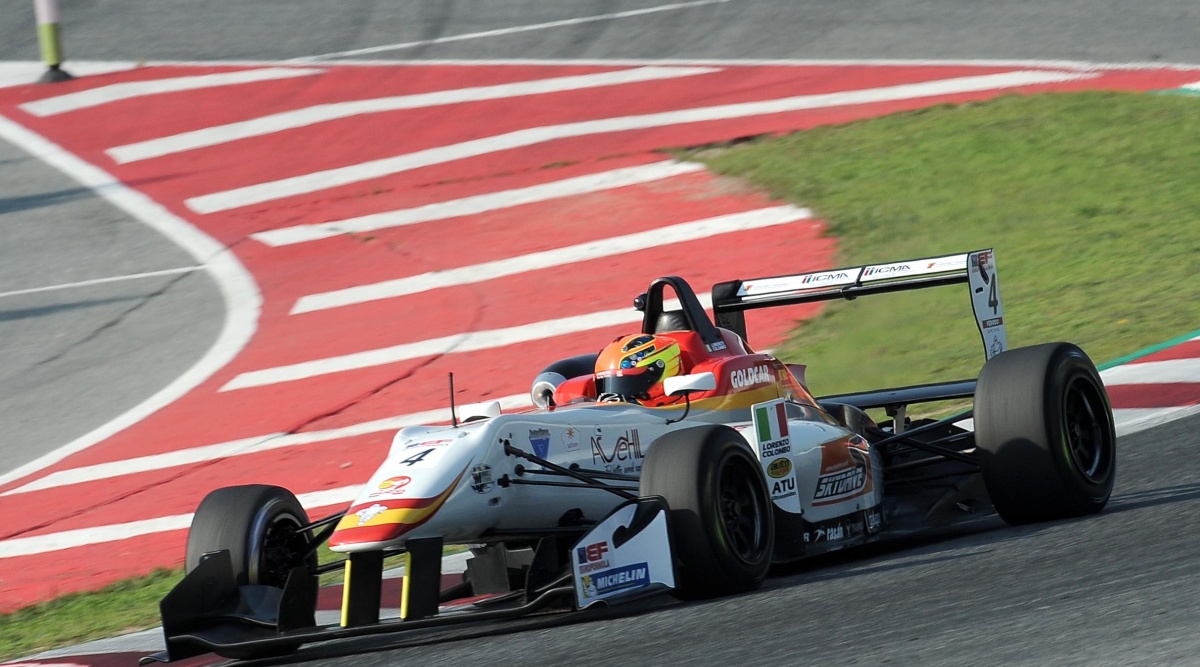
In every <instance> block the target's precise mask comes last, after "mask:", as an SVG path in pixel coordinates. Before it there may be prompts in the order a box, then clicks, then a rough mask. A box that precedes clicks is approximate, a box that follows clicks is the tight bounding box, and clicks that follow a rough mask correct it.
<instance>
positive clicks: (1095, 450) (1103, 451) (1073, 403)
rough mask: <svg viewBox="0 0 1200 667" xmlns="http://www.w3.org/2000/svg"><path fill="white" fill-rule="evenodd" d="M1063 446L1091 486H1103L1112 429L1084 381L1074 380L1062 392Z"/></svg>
mask: <svg viewBox="0 0 1200 667" xmlns="http://www.w3.org/2000/svg"><path fill="white" fill-rule="evenodd" d="M1063 400H1064V406H1063V408H1064V409H1063V417H1064V423H1063V429H1064V431H1065V433H1064V435H1065V437H1066V439H1065V442H1064V446H1065V449H1066V453H1067V456H1068V457H1069V459H1070V461H1071V464H1072V465H1073V466H1074V467H1075V469H1076V470H1077V471H1079V474H1080V475H1081V476H1083V478H1084V479H1086V480H1087V481H1088V482H1091V483H1092V484H1103V483H1104V482H1105V481H1107V479H1108V476H1109V473H1110V471H1111V470H1112V452H1113V449H1114V448H1113V443H1112V428H1111V425H1110V424H1109V423H1108V418H1107V415H1108V411H1107V410H1106V409H1105V406H1104V401H1103V399H1102V398H1101V397H1100V395H1099V394H1098V393H1097V391H1096V387H1095V386H1093V384H1092V383H1091V382H1089V381H1088V380H1087V379H1086V378H1082V377H1079V378H1075V379H1074V380H1072V381H1071V383H1070V384H1069V385H1068V386H1067V390H1066V392H1064V397H1063Z"/></svg>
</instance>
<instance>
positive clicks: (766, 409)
mask: <svg viewBox="0 0 1200 667" xmlns="http://www.w3.org/2000/svg"><path fill="white" fill-rule="evenodd" d="M773 403H775V405H774V406H772V405H771V403H760V404H758V405H756V406H754V427H755V428H756V429H757V430H758V441H759V442H769V441H771V440H780V439H783V438H786V437H788V426H787V413H786V412H785V411H784V407H783V401H773Z"/></svg>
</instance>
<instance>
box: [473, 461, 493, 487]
mask: <svg viewBox="0 0 1200 667" xmlns="http://www.w3.org/2000/svg"><path fill="white" fill-rule="evenodd" d="M493 486H495V478H494V477H493V475H492V467H491V466H489V465H488V464H486V463H480V464H479V465H477V466H475V467H474V468H471V490H473V491H474V492H475V493H487V492H488V491H491V490H492V487H493Z"/></svg>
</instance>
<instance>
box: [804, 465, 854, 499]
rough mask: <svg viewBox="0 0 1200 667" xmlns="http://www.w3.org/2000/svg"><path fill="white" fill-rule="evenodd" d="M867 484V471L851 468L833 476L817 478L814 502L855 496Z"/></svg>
mask: <svg viewBox="0 0 1200 667" xmlns="http://www.w3.org/2000/svg"><path fill="white" fill-rule="evenodd" d="M866 483H867V469H866V468H865V467H863V468H851V469H850V470H845V471H842V472H838V473H834V474H832V475H822V476H820V477H818V478H817V491H816V493H814V494H813V500H832V499H835V498H842V497H846V496H852V495H855V494H856V493H857V492H859V491H861V490H862V488H863V487H864V486H866Z"/></svg>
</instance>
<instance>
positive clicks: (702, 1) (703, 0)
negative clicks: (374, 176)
mask: <svg viewBox="0 0 1200 667" xmlns="http://www.w3.org/2000/svg"><path fill="white" fill-rule="evenodd" d="M730 1H731V0H693V1H692V2H676V3H672V4H669V5H659V6H657V7H644V8H642V9H631V10H628V11H623V12H613V13H611V14H596V15H593V16H581V17H578V18H571V19H562V20H560V21H548V22H546V23H535V24H532V25H522V26H513V27H511V28H498V29H496V30H484V31H481V32H471V33H466V34H462V35H451V36H449V37H438V38H436V39H423V40H419V41H415V42H400V43H397V44H384V45H382V46H371V47H367V48H365V49H354V50H352V51H336V52H334V53H326V54H323V55H319V56H306V57H303V58H293V59H291V60H290V61H286V62H295V63H306V62H312V61H315V60H321V59H326V58H345V57H348V56H364V55H367V54H371V53H385V52H387V51H400V50H402V49H412V48H417V47H422V46H433V45H435V44H449V43H451V42H464V41H467V40H472V39H482V38H485V37H503V36H506V35H515V34H517V33H522V32H531V31H534V30H547V29H550V28H563V27H567V26H573V25H582V24H585V23H594V22H596V21H612V20H614V19H624V18H633V17H636V16H645V15H647V14H656V13H658V12H668V11H675V10H679V9H690V8H692V7H702V6H704V5H716V4H723V3H726V2H730Z"/></svg>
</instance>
